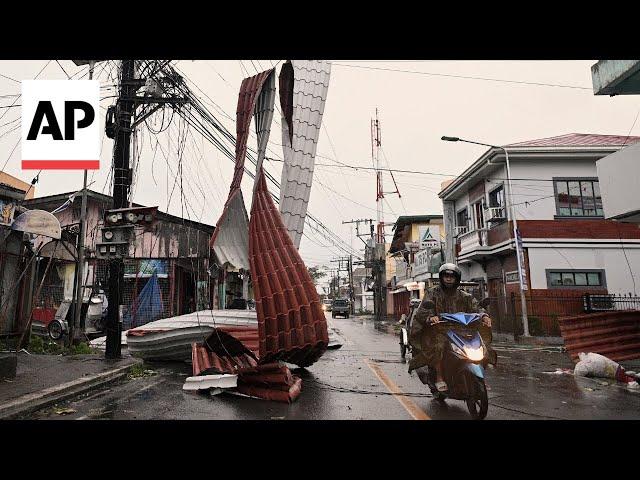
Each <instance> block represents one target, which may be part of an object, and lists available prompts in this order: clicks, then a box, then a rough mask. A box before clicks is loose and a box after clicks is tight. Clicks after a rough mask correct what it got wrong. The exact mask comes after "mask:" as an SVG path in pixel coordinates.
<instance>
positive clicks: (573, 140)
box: [507, 133, 640, 147]
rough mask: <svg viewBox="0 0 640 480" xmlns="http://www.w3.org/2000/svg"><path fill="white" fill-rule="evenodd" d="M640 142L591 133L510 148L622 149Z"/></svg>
mask: <svg viewBox="0 0 640 480" xmlns="http://www.w3.org/2000/svg"><path fill="white" fill-rule="evenodd" d="M638 141H640V137H629V136H624V135H596V134H589V133H568V134H566V135H559V136H556V137H549V138H540V139H537V140H527V141H524V142H519V143H512V144H511V145H507V146H508V147H589V146H597V147H608V146H612V147H621V146H623V145H630V144H632V143H636V142H638Z"/></svg>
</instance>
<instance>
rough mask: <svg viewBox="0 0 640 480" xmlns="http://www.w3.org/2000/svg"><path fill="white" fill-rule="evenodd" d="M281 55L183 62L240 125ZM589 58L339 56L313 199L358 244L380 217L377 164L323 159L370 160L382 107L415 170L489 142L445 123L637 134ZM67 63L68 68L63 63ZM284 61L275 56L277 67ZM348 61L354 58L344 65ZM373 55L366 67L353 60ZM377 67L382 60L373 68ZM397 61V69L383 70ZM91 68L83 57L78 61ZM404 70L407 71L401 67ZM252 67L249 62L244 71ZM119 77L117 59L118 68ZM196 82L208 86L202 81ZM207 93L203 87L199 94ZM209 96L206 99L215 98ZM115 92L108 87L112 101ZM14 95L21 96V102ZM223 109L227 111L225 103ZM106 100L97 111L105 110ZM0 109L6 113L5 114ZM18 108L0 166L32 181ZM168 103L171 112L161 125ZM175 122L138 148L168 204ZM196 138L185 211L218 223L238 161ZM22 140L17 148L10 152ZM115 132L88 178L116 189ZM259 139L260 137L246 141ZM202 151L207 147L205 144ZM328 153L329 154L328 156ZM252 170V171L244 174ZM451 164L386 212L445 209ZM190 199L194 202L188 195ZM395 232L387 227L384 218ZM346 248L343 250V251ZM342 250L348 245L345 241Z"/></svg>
mask: <svg viewBox="0 0 640 480" xmlns="http://www.w3.org/2000/svg"><path fill="white" fill-rule="evenodd" d="M277 62H278V60H273V61H269V60H260V61H255V60H254V61H253V62H252V61H250V60H243V61H213V60H212V61H187V60H182V61H179V62H178V63H177V68H178V69H180V70H181V71H182V72H184V74H186V76H187V77H188V78H189V79H190V80H192V81H193V82H194V83H195V84H197V85H198V87H200V88H201V89H202V91H203V92H205V93H206V94H207V95H208V96H209V97H210V98H211V100H212V101H213V102H215V104H216V106H213V105H208V107H209V108H210V110H211V112H212V113H213V114H215V115H216V116H217V118H218V119H219V120H221V121H222V123H224V125H225V126H226V127H227V128H228V129H229V130H231V131H232V132H233V133H234V134H235V124H234V123H233V121H232V120H231V119H229V118H227V117H226V116H225V115H227V116H230V117H232V118H235V110H236V104H237V95H238V90H239V87H240V82H241V81H242V78H244V77H246V76H249V75H254V74H255V73H256V70H266V69H267V68H271V67H272V65H275V64H277ZM594 63H595V60H591V61H518V62H515V61H415V62H414V61H411V62H409V61H380V62H372V61H366V62H360V61H355V60H352V61H346V60H342V61H336V62H335V63H334V65H333V67H332V71H331V81H330V85H329V93H328V98H327V103H326V106H325V112H324V117H323V128H322V130H321V135H320V139H319V142H318V154H319V156H318V157H317V158H316V163H317V164H319V165H317V166H316V170H315V176H314V184H313V190H312V192H311V199H310V205H309V211H310V212H311V213H312V214H313V215H315V216H316V217H317V218H319V219H320V220H321V221H322V222H324V223H325V225H327V227H329V228H330V229H332V230H333V231H334V232H336V233H337V234H338V235H339V236H340V237H342V238H343V239H344V240H345V241H346V242H347V243H348V244H352V245H353V246H354V247H355V248H357V249H360V247H361V246H362V242H361V241H360V240H358V239H357V238H355V229H353V236H352V234H351V232H352V227H350V226H349V225H342V224H341V222H342V221H345V220H350V219H355V218H376V211H375V208H376V204H375V194H376V184H375V174H374V173H373V172H371V171H363V170H360V171H355V170H349V169H345V168H337V167H331V166H324V164H333V165H335V162H334V161H332V159H335V160H338V161H339V162H342V163H347V164H349V165H360V166H371V137H370V121H371V118H372V117H374V115H375V109H376V108H377V109H378V112H379V119H380V122H381V126H382V149H383V152H384V155H383V157H382V158H383V163H384V160H385V158H386V161H388V164H389V165H390V166H391V168H395V169H405V170H420V171H427V172H434V173H440V174H449V175H456V174H459V173H460V172H462V171H463V170H464V169H465V168H466V167H467V166H469V165H470V164H471V163H472V162H473V161H474V160H476V159H477V158H478V157H479V156H480V155H481V154H482V153H483V152H484V150H485V149H484V147H480V146H473V145H468V144H461V143H457V144H453V143H445V142H442V141H441V140H440V137H441V136H442V135H450V136H459V137H464V138H467V139H470V140H477V141H481V142H486V143H493V144H508V143H513V142H518V141H524V140H530V139H536V138H543V137H550V136H556V135H562V134H566V133H572V132H577V133H600V134H612V135H627V134H629V133H631V135H633V134H640V125H638V124H636V125H635V126H634V128H633V129H632V131H631V132H630V129H631V127H632V125H633V124H634V119H635V118H636V116H637V114H638V111H639V108H640V104H639V102H638V99H637V97H634V96H619V97H600V96H598V97H596V96H594V95H593V91H592V88H591V72H590V67H591V65H593V64H594ZM45 65H47V61H46V60H42V61H24V62H21V61H0V74H2V75H5V76H8V77H11V78H13V79H15V80H22V79H32V78H34V77H35V76H36V74H38V73H39V72H40V71H41V70H42V68H43V67H44V66H45ZM60 65H61V66H62V68H61V66H60ZM60 65H59V64H58V63H57V62H55V61H51V62H50V63H49V64H48V65H47V66H46V68H45V69H44V70H43V71H42V73H40V76H39V77H38V78H41V79H64V78H67V77H66V74H65V73H64V72H63V68H64V70H65V71H66V73H67V74H69V75H72V76H73V75H74V74H76V73H77V72H78V71H79V70H80V69H81V68H80V67H76V66H75V65H74V64H73V63H72V62H71V61H67V60H61V61H60ZM281 65H282V62H280V63H279V64H277V70H278V73H279V71H280V67H281ZM347 65H349V66H347ZM111 67H112V64H107V65H106V67H105V65H104V64H102V65H101V64H99V65H97V66H96V77H99V78H100V80H101V82H102V87H103V88H102V96H103V97H109V96H111V95H114V94H115V92H116V91H115V90H114V89H113V88H110V86H112V85H113V83H114V82H113V80H110V79H109V77H108V72H109V71H110V70H112V68H111ZM354 67H368V68H354ZM372 68H375V69H372ZM377 69H391V70H396V71H387V70H377ZM83 70H86V67H84V68H83ZM398 70H403V71H404V72H401V71H398ZM246 72H248V74H247V73H246ZM409 72H427V73H433V74H444V75H457V76H465V77H478V78H492V79H503V80H512V81H516V82H532V83H544V84H557V85H567V86H572V87H582V88H562V87H557V86H542V85H529V84H517V83H503V82H494V81H485V80H480V79H466V78H455V77H452V76H434V75H424V74H419V73H409ZM112 75H113V78H115V69H113V71H112ZM19 93H20V85H19V84H18V83H16V82H14V81H12V80H9V79H7V78H3V77H0V105H1V106H8V105H10V104H11V103H12V102H14V100H16V97H14V96H11V95H16V94H19ZM195 93H197V94H199V95H201V93H200V92H198V91H197V90H195ZM203 98H204V96H203ZM211 100H209V99H206V98H205V100H204V101H205V104H207V103H209V104H210V103H211ZM113 101H114V99H113V98H104V100H103V101H102V105H103V106H104V107H105V108H106V107H107V106H108V105H110V104H112V103H113ZM19 103H20V102H19V99H18V101H17V102H16V105H19ZM223 112H224V113H223ZM104 113H105V111H104V110H102V111H101V115H100V117H101V121H102V122H104ZM3 115H4V116H3ZM19 115H20V108H9V109H6V108H2V109H0V117H2V116H3V117H2V118H0V162H1V163H0V167H2V165H4V164H5V161H7V159H8V162H7V163H6V168H5V169H4V170H5V171H6V172H7V173H9V174H12V175H15V176H17V177H19V178H21V179H23V180H25V181H30V180H31V178H33V176H34V175H35V173H37V172H31V171H22V170H21V167H20V159H21V154H20V145H19V139H20V129H17V130H14V131H13V132H11V133H7V132H9V131H10V130H11V128H13V127H14V126H17V125H18V123H19V122H18V121H16V122H14V123H9V122H11V121H12V120H15V119H17V118H18V117H19ZM169 117H170V114H167V115H166V118H165V126H166V125H167V123H168V120H169ZM274 118H275V121H276V122H277V123H275V122H274V124H273V126H272V132H271V137H270V147H269V149H270V151H269V152H268V156H276V155H277V156H279V157H282V147H281V146H280V145H279V144H280V141H281V132H280V125H279V124H280V123H281V121H280V118H279V113H278V112H276V115H275V117H274ZM161 120H162V114H158V115H156V116H155V117H154V122H152V123H151V127H152V128H154V124H155V128H160V123H161ZM179 126H180V125H179V122H178V121H177V115H176V117H175V118H174V119H173V121H172V124H171V126H170V127H169V129H168V130H167V131H165V132H163V133H160V134H158V135H157V136H153V138H154V140H151V138H152V137H151V136H150V135H149V134H148V131H147V130H146V128H145V129H144V134H143V138H144V140H143V147H142V150H141V155H140V164H139V175H138V181H137V182H136V185H135V187H134V201H135V202H138V203H141V204H145V205H159V206H160V209H161V210H165V211H166V210H167V200H168V198H169V196H170V193H171V188H172V186H173V184H174V177H173V176H172V175H171V174H169V175H167V168H166V161H165V159H164V158H163V157H162V155H161V152H160V149H158V150H157V151H156V154H155V158H154V150H155V144H156V143H155V142H156V140H155V139H156V138H157V139H158V140H159V142H160V145H161V146H162V148H164V151H165V152H172V153H169V163H170V165H171V169H173V170H174V171H175V169H176V166H175V165H177V161H176V148H177V147H176V143H175V140H176V139H177V137H178V127H179ZM192 133H193V135H194V137H195V139H196V142H195V143H197V146H196V145H195V144H194V142H193V140H192V139H191V137H188V139H189V140H188V142H187V147H186V151H185V154H184V160H185V163H184V174H183V175H184V190H185V195H186V197H187V199H188V202H189V203H190V204H191V207H192V209H193V211H194V212H195V214H194V213H191V211H189V214H188V215H187V214H186V213H185V217H190V218H191V219H192V220H201V221H202V222H205V223H209V224H213V225H215V223H216V221H217V219H218V217H219V215H220V213H221V211H222V206H223V204H224V201H225V199H226V196H227V193H228V189H229V184H230V181H231V176H232V172H233V164H232V162H231V161H230V160H229V159H227V158H226V157H225V156H224V155H222V154H221V153H220V152H218V151H217V150H216V149H215V148H214V147H213V146H212V145H210V144H209V143H207V141H206V140H204V139H203V138H202V137H201V136H200V135H199V134H198V133H197V132H195V131H192ZM16 144H18V145H17V147H16V148H15V151H13V154H12V155H11V156H10V152H11V151H12V149H13V148H14V147H15V146H16ZM112 145H113V144H112V141H110V140H109V139H107V138H106V137H105V138H104V141H103V150H102V159H101V160H102V162H101V165H102V167H101V169H100V170H99V171H97V172H96V173H90V175H89V177H90V179H92V181H94V183H93V184H92V186H91V187H90V188H92V189H94V190H97V191H104V192H105V193H109V192H110V185H109V184H108V183H107V177H108V173H109V167H110V164H111V149H112ZM249 146H251V147H253V148H255V147H256V141H255V137H252V138H251V139H250V141H249ZM199 152H201V153H203V155H202V158H201V155H200V153H199ZM321 164H322V165H321ZM267 168H268V169H269V170H270V171H271V172H272V173H274V175H275V176H276V177H277V178H278V179H279V178H280V170H281V163H276V162H270V163H269V164H268V166H267ZM245 178H246V176H245ZM447 178H451V177H446V176H436V175H411V174H397V175H396V181H397V182H398V186H399V189H400V193H401V195H402V199H399V198H398V196H397V195H387V202H388V204H387V203H385V205H384V207H385V219H386V220H387V221H391V222H393V221H394V220H395V219H396V218H397V216H398V215H407V214H409V215H416V214H440V213H442V205H441V202H440V200H439V198H438V197H437V192H438V191H439V190H440V184H441V182H442V181H444V180H446V179H447ZM251 185H252V183H251V181H250V179H248V178H246V180H245V181H244V182H243V191H244V195H245V202H246V204H247V208H249V206H250V201H251ZM384 185H385V191H391V190H394V188H393V183H392V180H391V177H390V176H389V175H385V176H384ZM81 187H82V173H81V172H55V171H45V172H43V173H42V175H41V176H40V182H39V183H38V185H37V187H36V196H44V195H51V194H56V193H62V192H66V191H74V190H77V189H79V188H81ZM187 208H188V207H187ZM168 211H169V212H170V213H173V214H176V215H181V212H182V206H181V201H180V195H179V191H177V192H176V191H174V194H173V196H172V200H171V204H170V205H169V207H168ZM388 230H389V232H390V229H388ZM305 233H307V234H308V235H309V236H310V237H311V238H313V239H314V241H315V242H316V243H313V242H312V241H311V240H309V239H308V238H304V237H303V240H302V243H301V248H300V251H301V253H302V256H303V258H304V259H305V261H306V262H307V264H308V265H316V264H321V263H324V264H327V265H328V264H329V260H330V259H331V258H335V257H336V256H337V255H338V254H340V253H341V252H340V250H338V249H337V248H335V247H332V248H326V247H323V246H321V245H325V244H327V242H326V240H323V239H320V238H318V237H317V235H316V234H314V233H313V232H310V231H309V229H308V227H306V228H305ZM342 253H343V252H342ZM343 254H344V253H343Z"/></svg>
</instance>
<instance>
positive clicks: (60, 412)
mask: <svg viewBox="0 0 640 480" xmlns="http://www.w3.org/2000/svg"><path fill="white" fill-rule="evenodd" d="M53 411H54V413H56V414H58V415H69V414H71V413H76V410H74V409H73V408H54V409H53Z"/></svg>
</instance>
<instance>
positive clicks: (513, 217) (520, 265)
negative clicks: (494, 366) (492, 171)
mask: <svg viewBox="0 0 640 480" xmlns="http://www.w3.org/2000/svg"><path fill="white" fill-rule="evenodd" d="M441 140H444V141H445V142H465V143H473V144H475V145H484V146H485V147H491V148H499V149H500V150H502V151H503V152H504V157H505V160H506V163H507V183H508V184H509V196H508V201H509V212H510V215H511V221H512V222H513V239H514V241H515V243H516V257H517V264H518V278H519V281H520V301H521V304H522V325H523V330H524V332H523V336H525V337H528V336H530V335H529V318H528V316H527V299H526V297H525V293H524V291H525V289H526V288H527V286H526V284H525V279H524V274H523V270H522V269H523V264H524V253H523V252H522V243H521V241H520V235H519V234H518V220H517V219H516V213H515V210H514V208H513V188H512V184H511V168H510V166H509V152H508V151H507V149H506V148H505V147H500V146H498V145H490V144H488V143H481V142H474V141H471V140H464V139H462V138H458V137H446V136H444V137H442V138H441Z"/></svg>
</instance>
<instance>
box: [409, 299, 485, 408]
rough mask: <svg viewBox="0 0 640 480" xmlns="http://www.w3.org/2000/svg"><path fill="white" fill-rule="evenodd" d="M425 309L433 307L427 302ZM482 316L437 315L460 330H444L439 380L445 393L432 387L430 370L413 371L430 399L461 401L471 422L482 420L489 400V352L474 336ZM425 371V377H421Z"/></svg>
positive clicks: (476, 334)
mask: <svg viewBox="0 0 640 480" xmlns="http://www.w3.org/2000/svg"><path fill="white" fill-rule="evenodd" d="M488 304H489V299H487V298H485V299H484V300H483V301H482V302H481V303H480V306H481V307H483V308H484V307H486V306H487V305H488ZM425 307H426V308H435V304H434V303H433V302H431V301H427V302H426V303H425ZM484 315H485V314H482V313H440V314H439V315H438V316H439V318H440V323H442V322H445V323H450V324H452V325H454V324H457V325H462V326H463V327H464V328H462V329H460V328H458V329H455V330H454V329H451V330H449V331H447V338H448V340H449V342H448V343H447V347H446V348H445V351H444V356H443V361H442V365H443V369H444V371H443V377H444V381H445V382H446V383H447V387H448V390H447V391H445V392H440V391H438V389H437V388H436V371H435V369H434V368H431V367H422V368H419V369H417V370H416V372H417V373H418V376H419V377H420V380H421V381H422V382H423V383H426V384H427V385H429V389H430V390H431V393H432V394H433V397H434V398H435V399H436V400H437V401H439V402H441V403H444V402H445V400H446V399H447V398H452V399H454V400H464V401H465V402H466V403H467V408H468V409H469V413H470V414H471V416H472V417H473V418H474V419H477V420H482V419H483V418H485V417H486V416H487V411H488V409H489V399H488V397H487V387H486V385H485V381H484V370H485V368H486V365H487V364H488V363H489V351H488V349H487V347H486V345H485V344H484V342H483V341H482V337H481V336H480V334H479V333H478V326H479V324H478V322H481V321H482V317H483V316H484ZM425 371H426V375H425Z"/></svg>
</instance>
